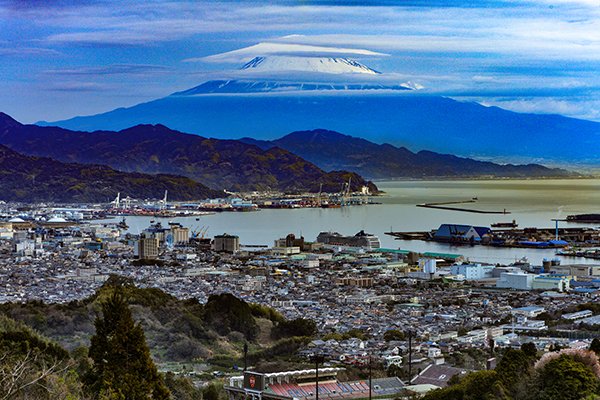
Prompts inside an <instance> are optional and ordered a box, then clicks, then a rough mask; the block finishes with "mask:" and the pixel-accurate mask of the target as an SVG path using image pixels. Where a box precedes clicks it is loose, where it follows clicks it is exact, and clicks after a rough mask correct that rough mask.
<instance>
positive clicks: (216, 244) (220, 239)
mask: <svg viewBox="0 0 600 400" xmlns="http://www.w3.org/2000/svg"><path fill="white" fill-rule="evenodd" d="M213 250H214V251H218V252H224V253H232V254H233V253H237V252H238V251H240V237H239V236H236V235H228V234H227V233H224V234H222V235H217V236H215V239H214V241H213Z"/></svg>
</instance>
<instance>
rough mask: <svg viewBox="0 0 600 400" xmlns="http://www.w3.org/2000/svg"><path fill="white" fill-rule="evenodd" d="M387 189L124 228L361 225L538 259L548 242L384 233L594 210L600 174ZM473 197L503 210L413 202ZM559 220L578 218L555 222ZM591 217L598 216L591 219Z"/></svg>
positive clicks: (312, 229) (501, 256)
mask: <svg viewBox="0 0 600 400" xmlns="http://www.w3.org/2000/svg"><path fill="white" fill-rule="evenodd" d="M377 185H378V187H379V188H380V189H381V190H384V191H385V192H386V194H385V195H384V196H382V197H378V198H376V201H379V202H381V203H382V204H376V205H368V206H351V207H342V208H329V209H321V208H301V209H265V210H261V211H257V212H245V213H242V212H223V213H217V214H212V215H206V216H201V217H185V218H174V219H172V220H169V219H161V218H152V217H127V224H128V225H129V227H130V228H129V231H130V232H131V233H139V232H141V231H142V230H143V229H144V228H146V227H148V225H149V224H150V221H151V220H155V221H157V222H158V221H161V222H162V223H163V224H167V223H168V222H169V221H173V222H179V223H181V224H183V225H184V226H187V227H190V228H191V229H198V230H199V229H200V228H202V227H208V232H207V235H208V236H214V235H217V234H222V233H229V234H235V235H238V236H239V237H240V242H241V243H242V244H243V245H269V246H272V245H273V241H274V240H275V239H277V238H280V237H284V236H286V235H287V234H289V233H294V234H295V235H296V236H300V235H302V236H304V238H305V239H306V240H308V241H313V240H315V239H316V237H317V235H318V234H319V232H321V231H336V232H339V233H341V234H343V235H351V234H355V233H357V232H358V231H360V230H361V229H363V230H365V232H368V233H372V234H375V235H377V236H379V238H380V240H381V245H382V246H383V247H388V248H401V249H404V250H413V251H419V252H425V251H429V252H440V253H455V254H462V255H464V256H466V257H468V258H469V259H470V260H472V261H481V262H489V263H504V264H507V263H511V262H514V261H515V260H516V259H520V258H522V257H527V258H528V259H529V261H530V262H531V263H536V264H541V262H542V260H543V259H544V258H554V257H555V250H554V249H525V248H494V247H486V246H450V245H447V244H442V243H434V242H423V241H406V240H395V239H394V238H392V237H390V236H388V235H385V232H389V231H390V230H394V231H429V230H431V229H436V228H437V227H439V225H440V224H442V223H452V224H467V225H482V226H490V225H491V224H492V223H496V222H511V221H512V220H516V222H517V223H518V224H519V227H520V228H524V227H542V228H550V227H554V221H552V219H564V218H565V217H566V216H567V215H570V214H581V213H600V179H568V180H485V181H481V180H477V181H390V182H377ZM471 198H476V199H477V201H476V202H475V203H469V204H467V205H466V207H465V208H473V209H478V210H504V209H506V210H507V211H508V212H510V214H506V215H496V214H475V213H468V212H461V211H450V210H439V209H431V208H419V207H416V205H417V204H420V203H434V202H447V201H457V200H458V201H459V200H468V199H471ZM560 224H561V226H564V227H566V226H569V227H577V226H591V227H595V228H598V226H594V225H578V224H571V223H569V224H567V223H566V222H560ZM596 225H598V224H596ZM561 260H562V262H563V263H588V264H589V263H600V261H594V260H589V259H584V258H565V257H563V258H561Z"/></svg>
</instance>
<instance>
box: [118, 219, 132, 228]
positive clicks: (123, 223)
mask: <svg viewBox="0 0 600 400" xmlns="http://www.w3.org/2000/svg"><path fill="white" fill-rule="evenodd" d="M117 228H119V229H129V225H127V222H126V221H125V217H123V219H122V220H121V222H119V223H118V224H117Z"/></svg>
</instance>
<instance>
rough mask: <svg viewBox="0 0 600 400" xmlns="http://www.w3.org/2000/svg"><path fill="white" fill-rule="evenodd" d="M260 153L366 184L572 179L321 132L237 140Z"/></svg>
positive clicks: (551, 171) (559, 172)
mask: <svg viewBox="0 0 600 400" xmlns="http://www.w3.org/2000/svg"><path fill="white" fill-rule="evenodd" d="M241 140H242V141H244V142H246V143H251V144H255V145H257V146H260V147H261V148H263V149H269V148H271V147H274V146H277V147H280V148H283V149H286V150H289V151H291V152H292V153H294V154H297V155H299V156H300V157H302V158H304V159H306V160H308V161H310V162H312V163H314V164H316V165H318V166H319V167H321V168H324V169H347V170H350V171H354V172H357V173H359V174H360V175H362V176H364V177H366V178H368V179H390V178H436V177H440V178H448V177H473V178H475V177H509V178H523V177H566V176H576V175H577V174H575V173H573V172H570V171H566V170H563V169H558V168H547V167H544V166H542V165H539V164H528V165H512V164H508V165H500V164H495V163H492V162H485V161H477V160H472V159H468V158H461V157H456V156H454V155H450V154H439V153H435V152H432V151H426V150H421V151H419V152H417V153H413V152H412V151H410V150H408V149H407V148H405V147H395V146H392V145H390V144H376V143H372V142H369V141H368V140H365V139H360V138H356V137H352V136H348V135H344V134H341V133H338V132H334V131H329V130H325V129H315V130H310V131H298V132H292V133H290V134H288V135H286V136H283V137H282V138H279V139H276V140H272V141H259V140H255V139H251V138H243V139H241Z"/></svg>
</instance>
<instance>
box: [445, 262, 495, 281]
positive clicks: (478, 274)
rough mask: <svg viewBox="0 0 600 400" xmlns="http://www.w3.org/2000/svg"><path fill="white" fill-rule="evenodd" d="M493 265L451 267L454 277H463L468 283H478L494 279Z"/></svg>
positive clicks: (456, 265)
mask: <svg viewBox="0 0 600 400" xmlns="http://www.w3.org/2000/svg"><path fill="white" fill-rule="evenodd" d="M493 270H494V266H493V265H481V264H455V265H453V266H452V267H450V273H451V274H452V275H462V276H464V279H465V280H467V281H477V280H481V279H488V278H492V271H493Z"/></svg>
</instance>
